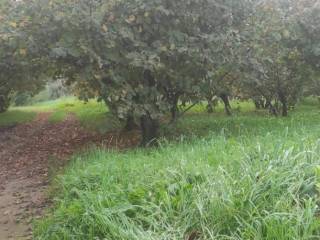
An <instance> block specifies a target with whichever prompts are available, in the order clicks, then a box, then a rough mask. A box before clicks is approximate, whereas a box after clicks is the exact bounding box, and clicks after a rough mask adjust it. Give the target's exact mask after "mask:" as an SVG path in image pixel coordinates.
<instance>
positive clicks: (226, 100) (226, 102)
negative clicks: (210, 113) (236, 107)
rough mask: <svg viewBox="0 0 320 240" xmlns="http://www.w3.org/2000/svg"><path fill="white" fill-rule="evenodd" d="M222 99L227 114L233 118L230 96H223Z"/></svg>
mask: <svg viewBox="0 0 320 240" xmlns="http://www.w3.org/2000/svg"><path fill="white" fill-rule="evenodd" d="M220 98H221V100H222V101H223V104H224V109H225V111H226V114H227V115H228V116H231V115H232V112H231V105H230V102H229V98H228V96H227V95H226V94H221V95H220Z"/></svg>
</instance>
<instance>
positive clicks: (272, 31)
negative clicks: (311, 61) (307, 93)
mask: <svg viewBox="0 0 320 240" xmlns="http://www.w3.org/2000/svg"><path fill="white" fill-rule="evenodd" d="M298 39H299V31H298V30H297V25H296V22H295V21H294V20H293V19H292V18H290V17H289V16H288V15H287V14H286V11H285V10H284V9H283V8H282V7H281V5H279V4H277V2H272V1H268V2H266V3H264V4H262V5H259V8H257V9H256V13H255V14H254V15H252V17H250V18H248V22H247V24H246V27H245V30H244V38H243V42H244V46H246V47H245V48H243V50H244V56H245V61H243V66H245V67H244V69H243V70H244V73H245V78H244V79H243V81H242V82H241V83H240V84H241V85H243V86H244V88H245V89H246V90H244V91H245V92H247V93H249V94H251V96H252V98H255V99H258V100H259V99H260V98H264V99H265V101H266V104H267V105H268V107H269V108H270V110H271V111H272V113H273V114H277V113H278V111H277V110H278V103H279V104H281V109H282V110H281V113H282V115H283V116H287V115H288V109H289V107H290V106H294V105H295V104H296V103H297V101H298V99H299V97H300V96H301V95H302V93H303V85H304V83H305V79H306V78H307V77H306V74H307V71H306V65H305V62H304V59H303V54H302V52H301V51H299V48H298V45H297V40H298Z"/></svg>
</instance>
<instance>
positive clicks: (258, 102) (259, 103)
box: [253, 100, 261, 110]
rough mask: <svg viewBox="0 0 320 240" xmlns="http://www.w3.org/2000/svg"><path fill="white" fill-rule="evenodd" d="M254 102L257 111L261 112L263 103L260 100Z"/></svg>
mask: <svg viewBox="0 0 320 240" xmlns="http://www.w3.org/2000/svg"><path fill="white" fill-rule="evenodd" d="M253 102H254V105H255V106H256V109H257V110H260V109H261V102H260V101H259V100H253Z"/></svg>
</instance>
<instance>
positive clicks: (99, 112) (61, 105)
mask: <svg viewBox="0 0 320 240" xmlns="http://www.w3.org/2000/svg"><path fill="white" fill-rule="evenodd" d="M11 111H20V112H26V113H30V112H33V113H37V112H51V115H50V117H49V121H50V122H51V123H56V122H61V121H63V120H64V119H65V118H66V117H67V115H68V114H73V115H75V116H76V118H77V119H78V120H79V121H80V123H81V124H82V125H83V126H84V127H85V128H87V129H88V130H92V131H98V132H102V133H105V132H108V131H111V130H114V129H116V128H118V127H119V125H120V123H119V122H118V121H117V120H116V119H115V118H114V117H113V116H112V115H111V114H110V113H109V110H108V108H107V107H106V105H105V104H104V103H103V102H98V101H96V100H95V99H92V100H90V101H88V102H84V101H80V100H77V99H76V98H74V97H65V98H60V99H57V100H53V101H45V102H40V103H35V104H33V105H31V106H23V107H13V108H11ZM9 112H10V111H9ZM0 117H1V115H0Z"/></svg>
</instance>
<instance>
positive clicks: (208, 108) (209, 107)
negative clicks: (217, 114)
mask: <svg viewBox="0 0 320 240" xmlns="http://www.w3.org/2000/svg"><path fill="white" fill-rule="evenodd" d="M207 111H208V113H209V114H211V113H213V103H212V101H208V105H207Z"/></svg>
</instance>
